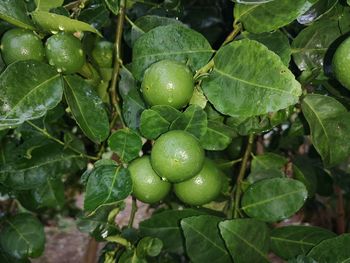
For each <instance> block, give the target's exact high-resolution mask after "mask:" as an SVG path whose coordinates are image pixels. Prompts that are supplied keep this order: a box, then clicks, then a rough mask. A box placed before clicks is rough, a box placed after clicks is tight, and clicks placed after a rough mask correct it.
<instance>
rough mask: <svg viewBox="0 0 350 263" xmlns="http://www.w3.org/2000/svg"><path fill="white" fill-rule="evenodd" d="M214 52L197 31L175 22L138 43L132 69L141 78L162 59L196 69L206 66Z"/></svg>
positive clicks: (151, 32) (136, 43)
mask: <svg viewBox="0 0 350 263" xmlns="http://www.w3.org/2000/svg"><path fill="white" fill-rule="evenodd" d="M212 54H213V50H212V49H211V47H210V44H209V43H208V41H207V40H206V39H205V38H204V37H203V36H202V35H201V34H199V33H198V32H196V31H194V30H192V29H189V28H186V27H183V26H180V25H176V24H172V25H167V26H159V27H156V28H154V29H152V30H151V31H149V32H147V33H146V34H144V35H142V36H141V37H140V38H139V39H138V40H137V41H136V42H135V45H134V47H133V55H132V57H133V63H132V72H133V74H134V76H135V78H136V79H137V80H142V78H143V73H144V71H145V70H146V69H147V68H148V67H149V66H150V65H151V64H153V63H155V62H157V61H160V60H163V59H172V60H177V61H180V62H183V63H184V64H187V65H188V66H189V67H190V68H191V69H192V70H193V71H195V70H197V69H199V68H201V67H202V66H204V65H205V64H206V63H207V62H208V61H209V59H210V57H211V56H212Z"/></svg>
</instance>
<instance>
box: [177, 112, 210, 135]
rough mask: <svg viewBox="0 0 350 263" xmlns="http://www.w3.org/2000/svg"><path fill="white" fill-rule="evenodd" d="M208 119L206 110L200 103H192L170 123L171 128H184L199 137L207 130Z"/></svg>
mask: <svg viewBox="0 0 350 263" xmlns="http://www.w3.org/2000/svg"><path fill="white" fill-rule="evenodd" d="M207 126H208V120H207V114H206V112H205V111H204V110H203V109H202V108H201V107H199V106H198V105H190V106H189V107H188V108H187V109H186V110H185V111H184V112H183V113H182V114H181V115H180V116H179V117H178V118H177V119H176V120H174V122H173V123H172V124H171V125H170V130H184V131H187V132H189V133H191V134H193V135H194V136H196V137H197V138H198V139H199V138H201V137H202V136H204V135H205V134H206V132H207Z"/></svg>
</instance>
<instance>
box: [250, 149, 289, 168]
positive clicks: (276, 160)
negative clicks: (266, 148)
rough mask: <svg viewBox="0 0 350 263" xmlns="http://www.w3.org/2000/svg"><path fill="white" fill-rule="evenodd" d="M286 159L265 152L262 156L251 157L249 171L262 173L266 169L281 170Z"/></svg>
mask: <svg viewBox="0 0 350 263" xmlns="http://www.w3.org/2000/svg"><path fill="white" fill-rule="evenodd" d="M287 163H288V159H287V158H286V157H284V156H282V155H279V154H275V153H271V152H267V153H264V154H262V155H255V156H253V160H252V165H251V168H250V169H251V171H252V172H254V171H264V170H268V169H276V170H281V171H282V170H283V169H284V166H285V165H286V164H287Z"/></svg>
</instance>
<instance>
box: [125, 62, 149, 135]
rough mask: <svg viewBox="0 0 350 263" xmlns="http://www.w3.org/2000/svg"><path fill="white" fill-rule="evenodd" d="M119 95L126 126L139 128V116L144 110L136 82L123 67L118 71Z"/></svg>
mask: <svg viewBox="0 0 350 263" xmlns="http://www.w3.org/2000/svg"><path fill="white" fill-rule="evenodd" d="M119 93H120V96H121V97H122V99H123V102H122V103H123V110H122V114H123V118H124V121H125V123H126V124H127V126H128V127H129V128H131V129H133V130H137V129H138V128H139V126H140V115H141V113H142V111H143V110H144V109H146V105H145V102H144V101H143V99H142V96H141V94H140V91H139V88H138V86H137V83H136V80H135V79H134V77H133V75H132V74H131V72H130V71H129V70H127V69H126V68H125V67H123V68H122V69H121V71H120V81H119Z"/></svg>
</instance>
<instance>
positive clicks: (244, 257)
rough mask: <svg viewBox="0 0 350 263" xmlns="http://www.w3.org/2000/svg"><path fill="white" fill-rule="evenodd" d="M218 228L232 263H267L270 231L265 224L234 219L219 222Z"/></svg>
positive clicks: (250, 220) (252, 220)
mask: <svg viewBox="0 0 350 263" xmlns="http://www.w3.org/2000/svg"><path fill="white" fill-rule="evenodd" d="M219 228H220V232H221V235H222V237H223V239H224V240H225V243H226V246H227V248H228V250H229V251H230V253H231V256H232V257H233V260H234V262H236V263H245V262H269V260H268V259H267V252H268V250H269V246H270V233H269V232H270V231H269V229H268V228H267V226H266V224H265V223H263V222H260V221H258V220H255V219H234V220H227V221H224V222H221V223H220V224H219Z"/></svg>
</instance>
